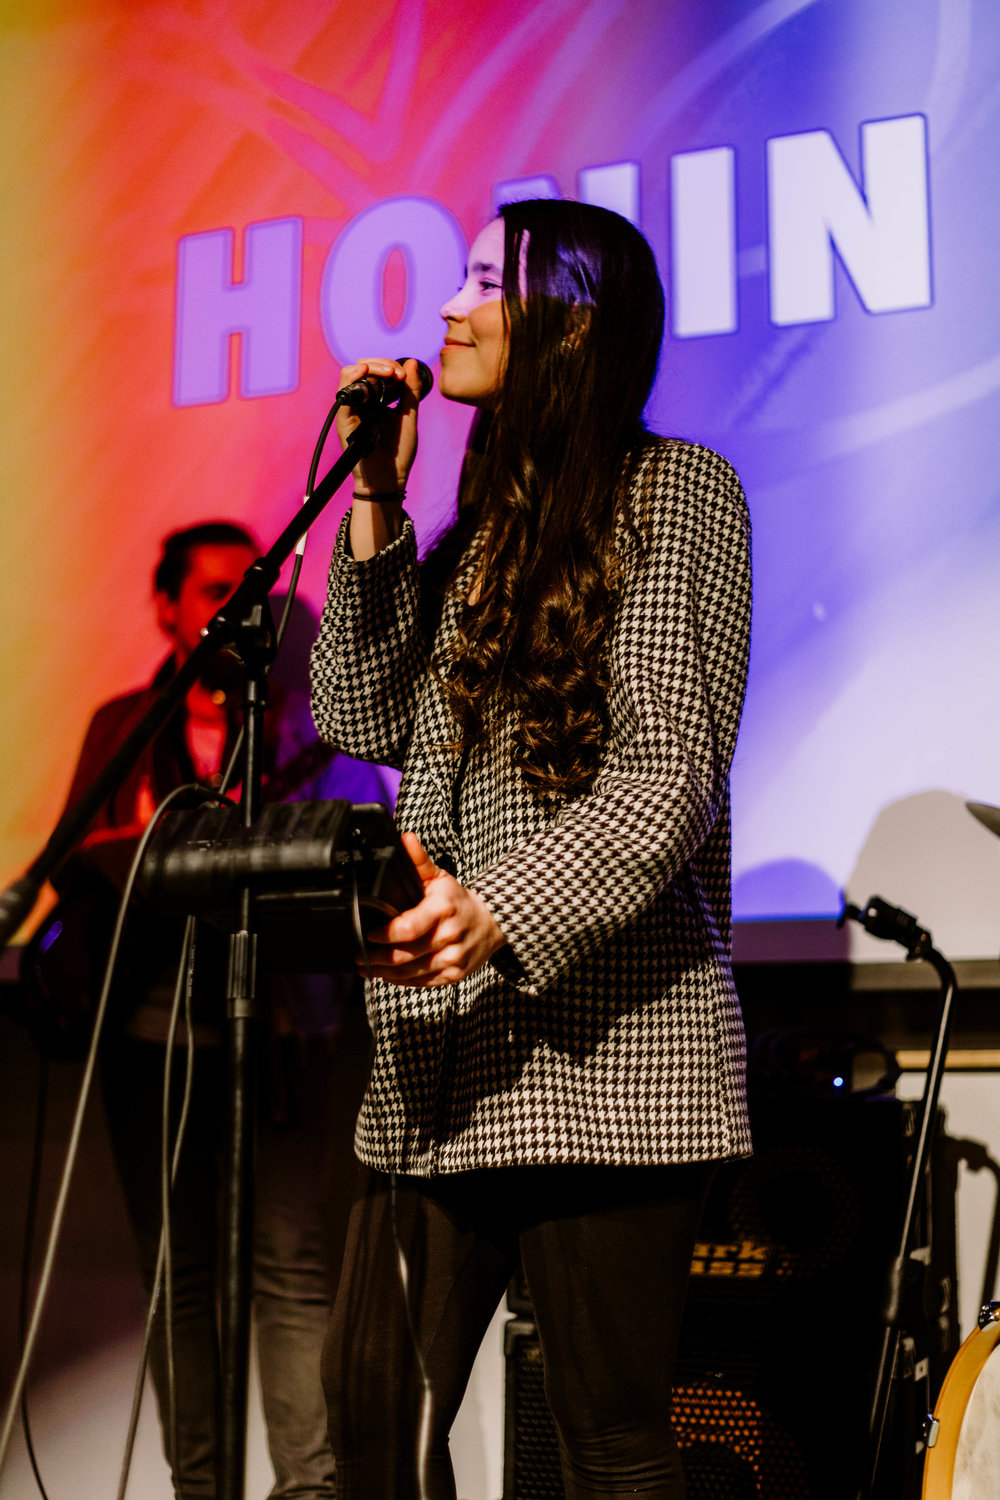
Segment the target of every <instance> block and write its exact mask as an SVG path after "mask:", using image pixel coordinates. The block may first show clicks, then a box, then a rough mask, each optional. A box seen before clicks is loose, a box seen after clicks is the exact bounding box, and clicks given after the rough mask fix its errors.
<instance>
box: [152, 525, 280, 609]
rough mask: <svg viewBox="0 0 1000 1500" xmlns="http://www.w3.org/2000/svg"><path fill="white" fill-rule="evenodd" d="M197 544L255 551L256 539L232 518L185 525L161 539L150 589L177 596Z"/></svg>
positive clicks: (172, 596) (169, 597) (198, 545)
mask: <svg viewBox="0 0 1000 1500" xmlns="http://www.w3.org/2000/svg"><path fill="white" fill-rule="evenodd" d="M196 547H249V548H250V549H251V551H253V552H256V551H257V550H258V547H257V540H256V538H255V537H254V536H252V535H251V533H250V532H249V531H247V529H246V527H244V526H238V525H237V524H236V523H235V522H234V521H200V522H199V523H198V525H197V526H185V527H184V529H183V530H182V531H172V532H171V533H170V535H169V536H165V537H164V538H163V552H162V554H161V556H160V561H159V562H158V563H157V565H156V572H155V573H154V574H153V590H154V592H155V593H157V594H166V596H167V598H168V599H176V598H177V596H178V595H179V594H180V591H181V585H182V584H183V582H184V580H185V578H186V577H187V575H188V570H189V568H190V567H191V553H192V552H193V551H194V549H195V548H196Z"/></svg>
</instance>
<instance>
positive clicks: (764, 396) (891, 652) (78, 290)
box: [0, 0, 1000, 956]
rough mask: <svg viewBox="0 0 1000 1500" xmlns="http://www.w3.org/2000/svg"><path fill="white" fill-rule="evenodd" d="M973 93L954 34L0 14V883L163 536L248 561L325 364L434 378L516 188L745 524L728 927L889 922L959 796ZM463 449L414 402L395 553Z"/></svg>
mask: <svg viewBox="0 0 1000 1500" xmlns="http://www.w3.org/2000/svg"><path fill="white" fill-rule="evenodd" d="M998 65H1000V13H998V12H997V11H996V9H995V7H994V6H993V5H992V4H991V0H908V3H905V4H904V3H902V0H708V3H702V4H699V5H696V6H695V5H691V4H690V3H687V0H683V3H682V0H589V3H587V0H584V3H581V0H572V3H570V0H545V3H538V0H507V3H505V4H504V5H503V6H498V5H496V4H487V3H480V0H424V3H419V0H399V3H396V0H372V3H370V4H368V5H367V6H357V5H353V4H351V5H348V4H346V3H332V4H328V5H324V6H316V5H311V4H305V3H292V0H268V3H263V0H230V3H224V4H220V3H208V0H203V3H183V4H182V3H169V0H163V3H146V0H129V3H125V0H103V3H102V0H46V3H40V0H34V3H32V4H30V5H29V4H27V3H18V0H8V3H7V4H6V5H5V6H3V8H2V10H0V122H2V125H0V128H2V133H3V134H2V138H3V143H4V149H3V168H2V171H3V181H4V186H5V192H4V204H5V210H4V214H3V216H2V221H0V325H2V327H3V328H4V331H5V333H6V335H7V338H6V357H5V359H4V362H3V376H2V382H3V385H2V395H3V400H2V403H0V423H2V428H3V442H2V448H0V452H2V457H0V463H2V466H3V481H4V482H3V486H2V490H0V505H2V510H3V527H4V544H5V545H4V588H3V590H2V593H0V610H2V617H0V693H2V697H3V704H4V719H3V724H4V728H3V732H2V735H0V786H2V787H3V798H2V805H0V879H4V880H6V879H8V878H11V877H13V876H14V875H15V874H16V873H18V871H19V870H20V869H21V868H22V867H23V866H24V865H25V864H26V863H27V861H28V860H29V859H30V858H31V856H32V855H33V854H34V852H35V851H36V849H37V848H38V846H39V844H40V843H41V841H42V840H43V839H44V837H45V835H46V833H47V831H48V829H49V827H50V826H51V823H52V820H53V818H54V816H55V813H56V812H57V810H58V808H59V806H60V804H61V800H62V797H63V796H64V794H65V789H66V785H67V782H68V778H69V774H70V770H71V768H72V764H73V761H74V758H75V755H76V752H77V748H78V745H79V741H80V738H81V735H82V733H83V730H84V727H85V724H86V721H87V718H88V715H89V713H90V712H91V710H92V709H93V707H94V705H95V704H96V703H97V702H99V701H100V700H102V699H103V698H105V697H107V696H109V695H110V694H112V693H114V692H117V691H121V690H124V689H125V688H127V687H130V686H132V685H135V684H136V683H137V682H139V681H142V680H143V679H145V678H146V677H147V676H148V675H149V672H150V670H151V668H152V666H153V665H154V664H155V662H156V661H157V660H158V657H159V652H160V649H161V643H160V642H159V640H158V638H157V635H156V631H155V626H154V623H153V619H152V612H151V608H150V571H151V567H152V562H153V559H154V557H155V554H156V551H157V547H158V543H159V540H160V538H161V537H162V535H163V534H164V533H165V532H166V531H167V530H169V529H171V528H173V527H176V526H179V525H183V524H186V523H188V522H190V521H193V520H195V519H198V518H201V517H203V516H206V515H222V516H230V517H234V518H240V519H242V520H245V521H247V522H249V523H250V524H251V525H252V526H253V527H255V528H256V530H257V532H258V533H259V535H260V536H261V538H262V540H263V541H265V542H266V541H268V540H269V539H270V538H271V537H273V535H275V534H276V532H277V531H278V529H279V528H280V527H281V525H282V524H283V523H284V521H285V519H286V518H287V517H288V515H289V513H290V510H291V508H292V507H293V506H294V505H295V504H296V503H297V501H298V499H299V498H300V496H301V492H302V488H303V484H304V480H305V473H306V468H307V464H308V460H309V454H310V451H311V447H312V443H313V440H314V437H315V434H316V432H317V431H318V428H319V426H320V423H321V422H322V420H323V417H324V415H325V412H326V409H327V406H328V405H329V402H330V400H331V397H332V393H333V391H334V389H335V387H336V379H337V371H338V366H339V363H340V360H341V358H342V357H343V358H350V357H354V356H356V355H357V354H358V353H360V352H362V350H361V349H359V348H357V347H356V344H357V342H358V341H360V340H362V339H367V338H368V337H373V338H374V337H375V336H378V338H379V339H380V340H384V343H383V344H382V345H381V347H383V348H386V349H388V350H389V351H390V352H395V353H411V352H412V353H417V354H421V355H423V357H425V358H428V359H433V355H434V349H435V347H436V338H437V334H436V331H435V330H436V327H437V320H436V308H437V306H439V304H440V302H441V301H442V300H443V299H444V297H445V295H447V294H448V293H449V292H450V289H451V285H452V284H453V282H454V280H455V277H456V275H457V274H458V267H459V266H460V260H461V254H462V241H463V239H464V241H466V242H467V241H468V240H470V239H471V237H472V236H473V235H474V234H475V232H476V231H477V229H478V228H479V227H480V226H481V225H482V223H483V222H484V221H485V220H486V219H488V218H489V217H490V215H491V213H492V210H493V205H494V203H495V202H496V201H497V200H498V196H503V195H504V194H516V193H518V192H522V193H526V192H529V191H534V192H543V193H553V192H555V193H562V194H564V195H566V196H583V197H589V198H590V199H592V200H593V201H602V202H608V203H610V204H612V205H614V206H618V207H620V208H621V209H622V210H623V211H625V212H628V213H629V214H631V215H632V216H633V217H635V218H636V220H637V221H638V222H639V224H640V226H641V227H642V228H643V230H644V232H645V233H646V234H647V236H648V237H649V239H650V241H651V243H652V244H653V246H654V249H655V250H656V253H657V256H658V258H659V260H660V264H661V268H662V271H663V275H664V280H665V284H666V286H667V291H668V297H669V300H670V303H671V308H672V312H671V332H670V336H669V338H668V341H667V344H666V347H665V351H664V357H663V362H662V370H661V378H660V381H659V383H658V387H657V392H656V395H655V398H654V401H653V403H652V406H651V409H650V418H651V421H652V424H653V425H654V426H656V427H657V428H659V430H661V431H667V432H673V433H677V434H681V435H684V436H689V437H694V438H698V439H699V440H702V441H706V442H708V443H711V444H712V445H714V446H717V447H718V448H720V449H721V450H722V451H723V452H725V453H726V454H727V456H729V457H730V458H731V459H732V460H733V461H734V462H735V463H736V465H737V467H738V468H739V469H740V471H741V474H742V476H743V478H744V482H745V484H746V487H747V490H748V493H749V497H750V502H751V509H752V513H753V518H754V526H755V569H756V579H757V589H756V617H755V636H754V649H753V667H752V677H751V692H750V698H749V702H748V709H747V717H746V721H745V728H744V733H743V736H742V738H741V742H740V748H739V752H738V757H737V764H736V767H735V772H734V792H735V871H736V876H737V881H736V894H737V912H738V914H740V915H742V916H744V917H745V918H747V919H748V920H759V919H765V918H766V919H774V918H781V919H785V921H786V922H787V921H788V919H804V918H816V917H818V918H824V919H825V918H828V917H829V915H830V914H831V913H832V912H833V911H834V910H835V909H836V906H837V903H838V893H839V890H840V888H841V887H843V886H844V885H845V884H850V882H851V880H852V879H855V878H861V877H860V876H859V874H858V872H859V870H860V871H862V872H863V873H864V875H865V877H867V875H868V873H869V872H870V871H871V872H872V878H875V876H876V875H877V876H878V878H879V879H880V880H881V881H883V883H884V882H885V880H889V881H890V884H892V881H893V879H895V884H894V886H893V888H890V889H885V890H884V891H883V894H885V895H886V896H888V897H889V898H890V899H896V900H899V901H902V902H903V904H906V902H907V900H910V901H913V900H915V899H918V898H919V899H922V900H923V899H924V898H923V897H921V896H920V893H919V892H915V891H914V890H913V888H912V885H908V884H907V882H908V880H909V879H910V876H911V875H912V871H913V868H914V867H915V866H919V865H920V863H921V860H922V859H923V860H924V861H925V862H931V861H933V860H934V859H935V858H936V855H935V854H934V853H933V851H931V850H929V849H928V847H927V840H926V837H925V835H924V833H923V832H922V830H923V829H925V827H926V828H930V827H932V826H933V828H935V829H937V830H938V831H937V834H935V838H937V837H938V835H940V836H941V837H943V838H946V839H947V838H948V837H950V834H949V833H946V834H941V830H940V828H938V824H937V823H935V822H934V819H933V817H932V818H931V821H930V823H928V822H927V818H928V808H929V807H930V804H929V803H928V801H927V799H928V798H930V799H932V800H933V799H937V801H934V802H933V807H931V808H930V810H931V813H933V814H934V816H937V813H939V812H942V809H943V813H942V816H943V817H944V821H945V823H947V825H948V829H949V830H952V831H954V829H957V828H958V823H957V822H956V821H955V820H956V819H957V818H958V813H957V812H956V808H957V807H958V799H959V798H960V797H962V796H969V797H973V798H977V799H979V800H983V801H987V802H994V803H997V802H1000V766H998V748H1000V744H998V742H1000V710H998V709H997V707H996V693H995V690H994V688H993V682H994V678H995V661H996V655H997V638H998V626H1000V608H998V598H1000V591H998V589H997V585H996V578H997V562H998V552H1000V507H998V493H997V474H998V473H1000V462H998V459H1000V453H998V447H1000V443H998V434H1000V419H998V411H997V406H998V403H997V390H998V385H1000V292H998V289H997V278H996V269H995V260H996V257H995V245H996V243H997V239H998V231H1000V223H998V219H1000V194H998V192H997V187H998V182H997V177H998V166H997V163H998V161H1000V152H998V149H997V148H998V144H1000V142H998V133H1000V131H998V116H1000V91H998V88H997V84H996V79H997V77H998V76H1000V66H998ZM213 276H214V278H215V280H214V281H213V279H212V278H213ZM241 278H243V282H242V286H241ZM227 318H228V319H229V322H230V323H232V325H233V326H237V325H240V324H241V320H242V326H245V328H246V332H244V333H243V334H235V335H232V336H230V334H229V333H228V332H227V331H226V330H227V326H228V325H227V321H226V320H227ZM401 344H402V345H405V347H401V346H400V345H401ZM467 419H468V418H467V413H465V412H463V411H462V410H461V409H456V408H449V407H448V406H447V404H446V403H444V402H443V401H442V400H441V399H440V397H439V396H437V394H433V395H432V396H431V397H430V398H428V400H427V401H426V402H425V405H424V408H423V416H422V432H421V442H422V456H421V460H420V468H419V471H418V475H417V478H416V481H415V484H414V486H413V489H412V503H413V508H414V510H415V513H416V516H417V520H418V525H419V527H420V530H421V532H422V534H423V535H424V536H426V535H428V534H429V532H430V531H432V530H433V529H434V527H435V526H437V525H438V524H440V523H441V521H442V520H443V519H444V518H445V516H446V515H447V512H448V507H449V504H450V501H451V497H452V495H453V492H454V484H455V478H456V474H457V467H458V462H459V457H460V450H461V445H462V441H463V436H464V429H465V426H466V423H467ZM341 510H342V505H341V504H340V503H339V502H335V503H334V505H333V506H331V508H330V511H329V512H328V513H327V515H326V516H325V517H324V518H323V521H322V522H321V524H320V525H319V526H318V527H317V528H316V529H315V532H314V535H313V537H312V538H311V541H310V547H309V550H308V552H307V558H306V564H305V570H304V582H303V588H304V592H305V596H306V597H307V598H308V599H309V600H310V601H311V603H312V604H313V605H314V606H315V607H318V605H319V603H320V601H321V598H322V593H323V586H324V575H325V570H326V564H327V560H328V557H329V550H330V546H331V542H332V538H333V535H334V530H335V526H336V522H337V518H338V516H339V514H340V512H341ZM941 799H946V800H945V801H942V800H941ZM947 799H950V800H947ZM935 809H936V810H937V811H935ZM965 816H966V815H965V814H964V813H962V814H961V817H962V818H964V817H965ZM886 818H888V819H889V824H888V825H887V824H886V821H885V820H886ZM894 820H895V821H894ZM887 826H888V827H889V832H890V835H891V836H888V837H885V838H882V836H881V835H880V834H879V832H878V830H879V829H880V828H882V829H883V830H885V828H886V827H887ZM964 827H965V825H964V824H963V825H962V829H961V830H959V832H957V833H955V841H954V848H955V850H957V851H959V852H958V853H955V854H954V868H953V869H949V870H948V871H947V872H946V875H947V879H945V878H944V876H941V877H940V879H939V881H938V886H937V887H936V888H935V891H936V893H935V894H932V895H928V896H927V897H926V902H929V903H930V905H931V906H932V907H934V906H935V903H938V904H939V906H940V915H939V916H938V917H936V918H935V914H934V911H933V910H932V911H930V912H928V911H927V910H926V903H925V908H924V909H923V910H922V912H921V914H922V915H924V916H925V917H926V918H934V919H935V920H938V921H940V922H943V923H944V924H945V927H944V929H943V931H942V932H940V933H939V934H938V935H939V938H941V939H943V941H944V942H945V943H946V944H949V945H950V948H951V951H952V954H953V956H965V955H973V956H975V955H983V954H988V953H993V952H995V950H996V947H997V942H998V937H997V934H998V932H1000V863H998V861H997V858H996V856H995V853H994V847H993V843H991V842H990V837H989V835H987V834H985V833H980V831H979V830H978V828H977V827H976V826H975V825H971V824H970V829H971V830H972V831H970V832H966V831H964ZM880 839H881V844H880ZM970 839H971V840H972V841H973V843H972V844H970V843H969V842H968V840H970ZM977 840H978V842H976V841H977ZM873 841H874V842H873ZM994 842H997V841H994ZM882 845H884V846H885V848H884V850H883V852H882V853H881V854H880V855H879V857H878V858H874V856H873V858H874V865H873V864H872V859H869V863H868V864H867V865H866V863H865V860H866V858H868V856H869V855H870V854H871V851H872V849H873V847H875V846H878V847H880V848H881V846H882ZM997 849H998V851H1000V843H997ZM900 850H902V851H904V854H903V857H897V856H899V851H900ZM866 851H868V854H867V855H866ZM894 858H895V860H896V862H895V864H894V863H893V859H894ZM880 861H881V863H880ZM937 863H938V864H939V865H940V860H937ZM973 866H974V867H975V869H976V871H977V872H978V874H977V876H976V879H975V881H974V882H973V884H974V886H975V889H974V890H973V891H971V892H969V891H967V890H966V889H965V887H966V885H967V883H968V882H969V880H970V875H969V870H970V868H971V867H973ZM883 870H884V871H885V874H884V875H883V873H882V871H883ZM939 874H940V872H939ZM855 894H856V895H860V896H862V897H863V896H865V895H867V894H868V891H867V890H865V891H857V892H855ZM775 930H776V931H778V932H779V938H780V930H781V929H775ZM788 930H791V929H790V928H789V929H788ZM779 946H780V945H779Z"/></svg>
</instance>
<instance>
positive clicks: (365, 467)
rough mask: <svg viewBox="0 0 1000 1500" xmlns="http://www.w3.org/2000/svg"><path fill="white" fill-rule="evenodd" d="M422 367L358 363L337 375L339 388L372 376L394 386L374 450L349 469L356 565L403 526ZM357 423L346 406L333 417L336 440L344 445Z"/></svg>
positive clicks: (380, 419) (394, 362)
mask: <svg viewBox="0 0 1000 1500" xmlns="http://www.w3.org/2000/svg"><path fill="white" fill-rule="evenodd" d="M428 374H429V372H428V371H427V370H426V367H424V368H423V370H422V369H421V367H420V365H419V363H418V361H417V360H415V359H406V360H403V361H402V362H401V361H400V360H398V359H361V360H358V362H357V363H356V364H353V365H346V366H345V367H344V369H342V370H341V372H340V389H343V388H344V387H345V386H349V385H352V384H353V383H354V382H355V381H362V380H364V379H365V377H366V376H369V375H375V376H378V377H379V378H380V379H382V380H386V381H395V382H398V384H399V387H400V398H399V402H398V404H397V405H396V406H394V407H392V408H391V409H390V408H387V409H384V410H383V411H382V412H380V414H379V417H378V421H377V424H376V428H375V431H376V437H375V445H374V447H373V448H372V451H371V453H369V455H368V456H367V458H363V459H362V460H361V461H360V462H359V463H358V464H356V465H355V468H354V505H353V507H352V510H351V551H352V553H353V554H354V557H355V558H356V559H357V561H359V562H364V561H365V560H366V559H367V558H369V557H374V555H375V553H376V552H379V551H381V549H382V548H383V547H385V546H388V544H389V543H390V542H393V541H395V540H396V538H397V537H398V536H399V534H400V531H401V530H402V525H403V516H402V511H403V495H404V492H405V490H406V481H407V478H408V476H409V473H410V469H411V468H412V467H413V460H414V458H415V457H416V454H417V407H418V405H419V404H420V400H421V398H422V397H423V396H425V395H426V394H427V388H428V387H427V377H428ZM360 421H361V418H360V417H359V416H358V415H357V414H356V412H355V411H354V410H353V408H352V407H351V406H350V405H349V404H346V403H345V405H343V406H341V408H340V410H339V411H338V412H337V436H338V437H339V438H340V441H341V444H342V445H343V446H345V447H346V445H347V440H348V438H349V437H350V435H351V433H352V432H354V430H355V428H356V427H357V426H358V423H359V422H360Z"/></svg>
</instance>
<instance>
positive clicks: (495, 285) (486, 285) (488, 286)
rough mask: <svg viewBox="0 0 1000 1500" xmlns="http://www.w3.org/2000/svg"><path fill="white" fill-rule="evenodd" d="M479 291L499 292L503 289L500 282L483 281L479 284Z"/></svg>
mask: <svg viewBox="0 0 1000 1500" xmlns="http://www.w3.org/2000/svg"><path fill="white" fill-rule="evenodd" d="M479 290H480V291H481V292H499V291H500V290H501V287H500V283H499V282H498V281H481V282H480V283H479Z"/></svg>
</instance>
